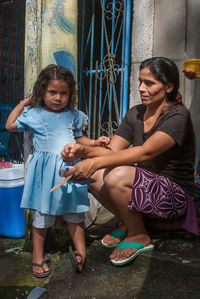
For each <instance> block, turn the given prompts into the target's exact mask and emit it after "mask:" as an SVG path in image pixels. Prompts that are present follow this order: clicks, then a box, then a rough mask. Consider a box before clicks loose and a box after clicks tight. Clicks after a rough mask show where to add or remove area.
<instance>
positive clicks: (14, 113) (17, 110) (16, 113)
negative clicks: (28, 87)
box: [6, 98, 30, 132]
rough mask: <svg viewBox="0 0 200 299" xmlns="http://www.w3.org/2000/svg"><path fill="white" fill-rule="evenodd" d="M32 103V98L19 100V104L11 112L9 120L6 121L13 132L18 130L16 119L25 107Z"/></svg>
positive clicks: (8, 128) (7, 127)
mask: <svg viewBox="0 0 200 299" xmlns="http://www.w3.org/2000/svg"><path fill="white" fill-rule="evenodd" d="M29 105H30V98H27V99H25V100H22V101H20V102H19V104H18V105H17V106H15V108H14V109H13V110H12V111H11V113H10V114H9V116H8V118H7V121H6V129H7V130H8V131H11V132H16V131H17V124H16V119H17V118H18V117H19V116H20V115H21V113H22V111H23V110H24V107H26V106H29Z"/></svg>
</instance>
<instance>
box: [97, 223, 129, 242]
mask: <svg viewBox="0 0 200 299" xmlns="http://www.w3.org/2000/svg"><path fill="white" fill-rule="evenodd" d="M117 230H118V231H120V232H123V233H126V232H127V227H126V226H125V225H124V224H122V223H120V224H119V226H118V227H117ZM122 239H123V238H122V237H120V236H116V237H113V236H112V234H107V235H105V236H104V237H103V239H102V241H103V243H104V244H106V245H108V246H111V245H118V244H119V243H120V242H121V241H122Z"/></svg>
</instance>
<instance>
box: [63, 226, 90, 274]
mask: <svg viewBox="0 0 200 299" xmlns="http://www.w3.org/2000/svg"><path fill="white" fill-rule="evenodd" d="M67 228H68V231H69V234H70V236H71V238H72V241H73V243H74V246H75V248H76V250H77V251H78V252H79V253H80V255H81V257H79V256H77V261H78V263H79V271H80V272H81V271H82V268H83V265H84V263H85V261H86V246H85V232H84V223H83V222H80V223H69V222H68V223H67Z"/></svg>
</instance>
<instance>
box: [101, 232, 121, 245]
mask: <svg viewBox="0 0 200 299" xmlns="http://www.w3.org/2000/svg"><path fill="white" fill-rule="evenodd" d="M126 235H127V232H122V231H120V230H118V229H117V228H116V229H115V230H114V231H113V232H112V237H111V239H114V238H115V237H119V238H120V239H121V240H124V238H125V237H126ZM101 244H102V245H103V246H104V247H106V248H112V247H117V246H118V245H119V243H117V244H112V245H109V244H107V243H105V242H104V240H103V239H102V240H101Z"/></svg>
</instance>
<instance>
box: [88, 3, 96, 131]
mask: <svg viewBox="0 0 200 299" xmlns="http://www.w3.org/2000/svg"><path fill="white" fill-rule="evenodd" d="M94 9H95V2H94V1H92V24H91V25H92V33H91V48H90V70H92V68H93V54H94V52H93V51H94V21H95V13H94ZM89 82H90V87H89V115H88V117H89V120H90V119H91V109H92V74H90V79H89ZM90 128H91V123H90V121H89V122H88V137H90Z"/></svg>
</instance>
